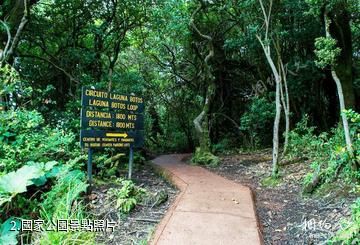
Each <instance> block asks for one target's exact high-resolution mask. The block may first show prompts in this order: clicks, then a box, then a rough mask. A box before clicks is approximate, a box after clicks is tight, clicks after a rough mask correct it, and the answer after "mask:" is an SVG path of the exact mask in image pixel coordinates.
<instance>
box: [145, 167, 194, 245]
mask: <svg viewBox="0 0 360 245" xmlns="http://www.w3.org/2000/svg"><path fill="white" fill-rule="evenodd" d="M150 164H151V167H152V168H153V169H154V170H155V172H156V173H157V174H159V175H160V176H161V177H163V178H164V179H165V180H167V181H168V182H170V183H171V184H172V185H174V186H175V187H176V188H177V189H178V190H179V193H178V195H177V196H176V198H175V200H174V201H173V203H172V204H171V205H170V207H169V209H168V210H167V211H166V213H165V215H164V217H163V218H162V219H161V221H160V222H159V223H158V224H157V225H156V227H155V231H154V233H153V235H152V236H151V239H150V240H149V244H150V245H155V244H157V242H158V240H159V239H160V236H161V234H162V233H163V231H164V229H165V227H166V225H167V223H168V222H169V220H170V218H171V216H172V215H173V213H174V212H173V211H174V210H175V209H176V207H177V205H178V203H179V202H180V200H181V198H182V196H183V195H184V193H185V190H186V189H187V187H188V184H186V183H185V182H184V181H183V180H182V179H180V178H179V177H177V176H176V175H174V174H173V173H172V172H171V171H170V170H167V169H165V168H162V167H161V166H159V165H157V164H156V163H155V162H154V161H153V160H151V161H150Z"/></svg>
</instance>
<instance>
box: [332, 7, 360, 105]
mask: <svg viewBox="0 0 360 245" xmlns="http://www.w3.org/2000/svg"><path fill="white" fill-rule="evenodd" d="M328 18H329V20H330V21H331V23H329V27H328V28H329V29H328V31H329V33H330V34H331V36H332V37H333V38H335V39H336V40H337V44H338V46H339V48H341V53H340V56H339V58H338V59H337V62H336V66H335V67H334V70H335V71H336V74H337V76H338V78H339V80H340V81H341V87H342V90H343V94H344V100H345V107H346V108H348V109H349V108H352V109H354V108H355V92H354V86H353V49H352V37H351V28H350V16H349V13H348V11H347V10H346V9H345V8H344V9H341V10H337V11H336V14H332V13H331V12H330V13H328Z"/></svg>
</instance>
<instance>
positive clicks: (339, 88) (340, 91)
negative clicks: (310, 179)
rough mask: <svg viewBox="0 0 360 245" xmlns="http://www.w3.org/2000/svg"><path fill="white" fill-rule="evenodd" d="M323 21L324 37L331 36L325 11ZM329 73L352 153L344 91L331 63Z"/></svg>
mask: <svg viewBox="0 0 360 245" xmlns="http://www.w3.org/2000/svg"><path fill="white" fill-rule="evenodd" d="M324 22H325V33H326V37H327V38H332V37H331V34H330V29H329V28H330V19H329V16H328V12H327V11H325V12H324ZM331 75H332V77H333V79H334V81H335V83H336V88H337V93H338V96H339V104H340V114H341V118H342V123H343V128H344V135H345V141H346V148H347V150H348V152H349V153H350V154H352V153H353V151H352V143H351V137H350V129H349V123H348V120H347V118H346V115H344V113H343V112H344V110H346V106H345V98H344V93H343V89H342V85H341V81H340V79H339V77H338V75H337V74H336V71H335V68H334V66H333V65H332V66H331Z"/></svg>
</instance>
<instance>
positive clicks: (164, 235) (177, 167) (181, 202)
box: [151, 155, 262, 245]
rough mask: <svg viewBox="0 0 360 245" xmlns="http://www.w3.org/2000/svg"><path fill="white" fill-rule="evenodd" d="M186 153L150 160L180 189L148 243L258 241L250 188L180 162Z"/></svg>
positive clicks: (249, 243)
mask: <svg viewBox="0 0 360 245" xmlns="http://www.w3.org/2000/svg"><path fill="white" fill-rule="evenodd" d="M186 156H187V155H164V156H161V157H158V158H156V159H154V160H153V162H154V163H155V165H156V166H158V167H160V168H161V169H162V171H164V172H165V174H166V175H167V176H168V177H169V179H170V180H171V181H172V182H173V183H174V184H175V185H176V186H177V187H178V188H179V189H180V191H181V192H180V194H179V195H178V197H177V198H176V200H175V202H174V203H173V205H172V206H171V208H170V209H169V210H168V212H167V214H166V215H165V217H164V218H163V220H162V221H161V222H160V224H159V225H158V227H157V229H156V231H155V234H154V236H153V238H152V241H151V244H157V245H160V244H161V245H197V244H206V245H209V244H216V245H218V244H219V245H221V244H224V245H230V244H236V245H242V244H244V245H257V244H262V239H261V233H260V231H259V226H258V223H257V218H256V213H255V206H254V201H253V197H252V193H251V190H250V189H249V188H248V187H245V186H242V185H239V184H236V183H235V182H233V181H230V180H227V179H225V178H223V177H220V176H218V175H216V174H213V173H211V172H209V171H207V170H205V169H203V168H201V167H195V166H189V165H186V164H184V163H183V162H182V159H183V158H184V157H186Z"/></svg>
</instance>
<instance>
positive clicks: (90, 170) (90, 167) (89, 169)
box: [87, 148, 93, 194]
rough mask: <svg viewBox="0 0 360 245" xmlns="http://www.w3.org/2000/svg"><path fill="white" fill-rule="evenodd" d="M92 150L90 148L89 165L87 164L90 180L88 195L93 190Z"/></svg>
mask: <svg viewBox="0 0 360 245" xmlns="http://www.w3.org/2000/svg"><path fill="white" fill-rule="evenodd" d="M92 153H93V150H92V148H88V164H87V173H88V180H89V188H88V190H87V192H88V194H90V193H91V189H92Z"/></svg>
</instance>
